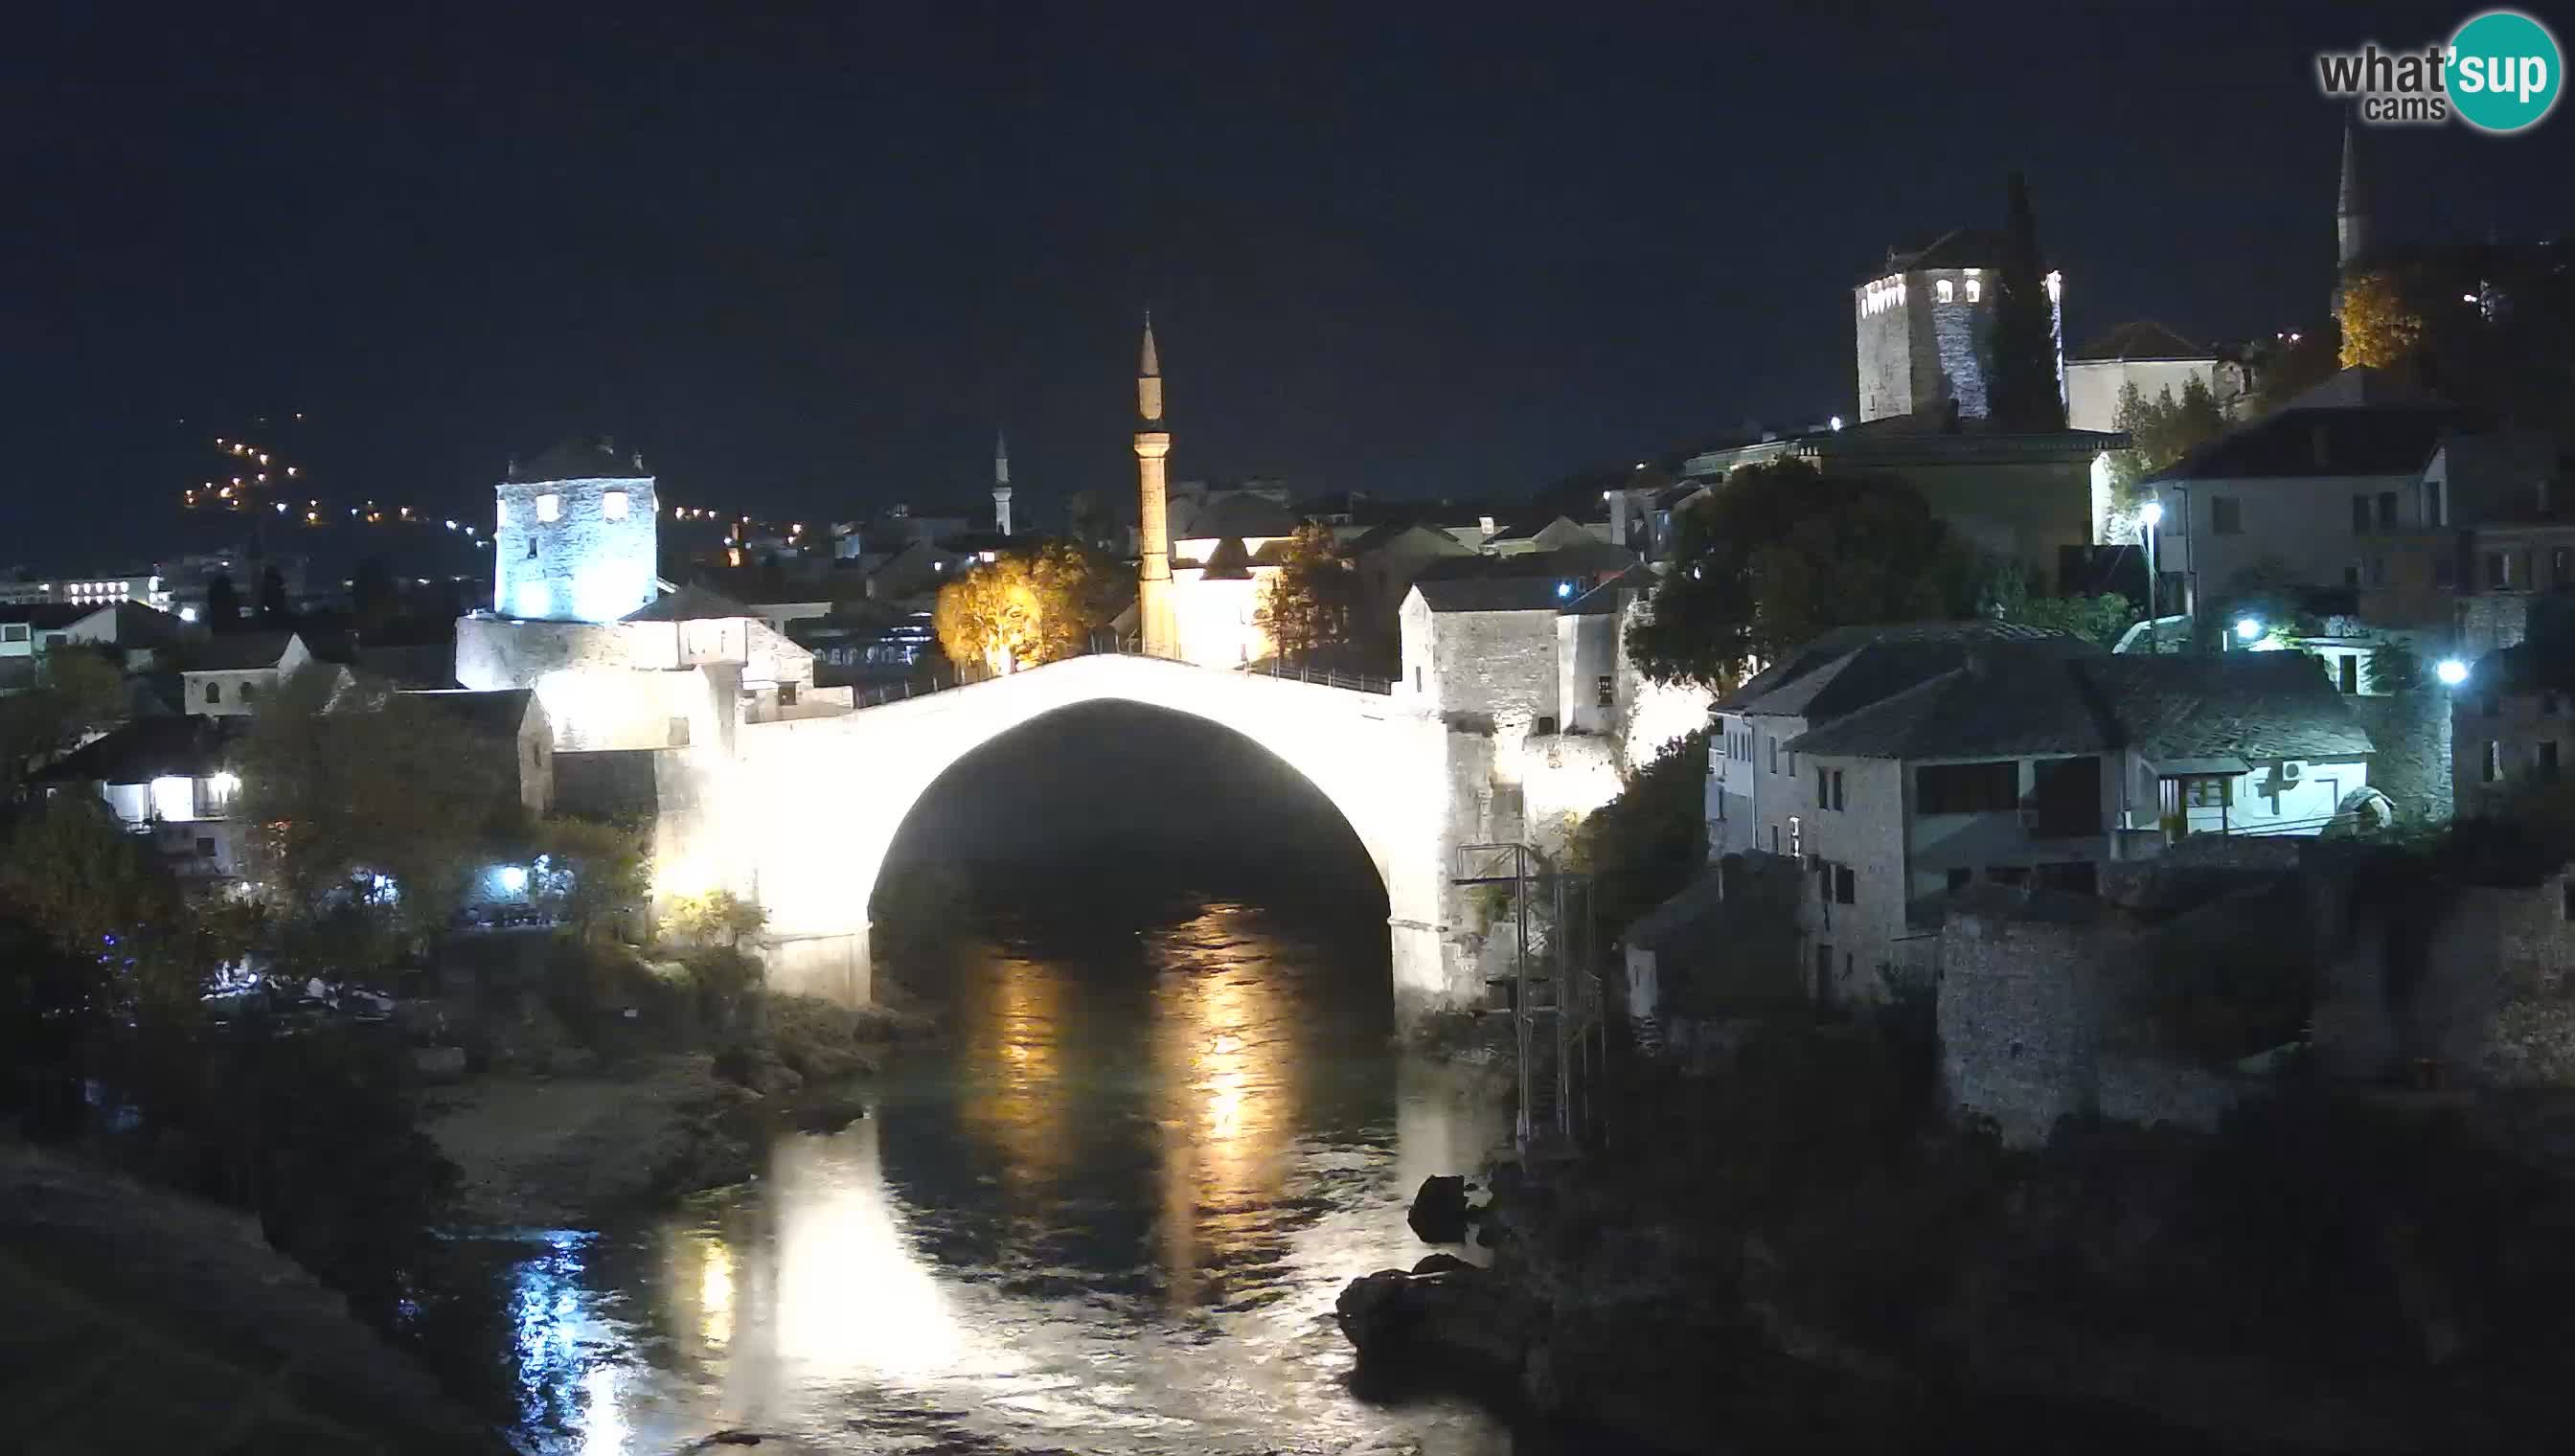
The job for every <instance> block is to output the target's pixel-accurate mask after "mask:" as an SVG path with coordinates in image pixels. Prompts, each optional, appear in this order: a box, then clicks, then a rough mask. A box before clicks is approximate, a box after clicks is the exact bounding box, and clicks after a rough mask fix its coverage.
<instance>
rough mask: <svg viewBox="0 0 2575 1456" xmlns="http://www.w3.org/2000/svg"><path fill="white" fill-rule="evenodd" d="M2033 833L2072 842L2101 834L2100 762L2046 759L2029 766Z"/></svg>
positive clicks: (2082, 759) (2095, 759)
mask: <svg viewBox="0 0 2575 1456" xmlns="http://www.w3.org/2000/svg"><path fill="white" fill-rule="evenodd" d="M2029 798H2030V807H2031V808H2032V809H2033V810H2034V811H2035V814H2036V817H2035V819H2034V820H2033V821H2032V823H2031V825H2030V831H2031V832H2032V833H2033V834H2035V835H2037V836H2038V837H2040V838H2051V839H2070V838H2078V837H2082V836H2086V835H2091V834H2097V833H2099V832H2101V760H2100V759H2098V758H2089V757H2086V758H2046V759H2042V760H2040V761H2039V762H2037V763H2034V764H2032V765H2030V793H2029Z"/></svg>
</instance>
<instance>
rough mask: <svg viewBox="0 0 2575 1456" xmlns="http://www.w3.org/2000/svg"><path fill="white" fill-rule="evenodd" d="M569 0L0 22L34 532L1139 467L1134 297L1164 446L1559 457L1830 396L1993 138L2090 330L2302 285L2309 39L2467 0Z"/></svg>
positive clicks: (1402, 465) (2453, 195)
mask: <svg viewBox="0 0 2575 1456" xmlns="http://www.w3.org/2000/svg"><path fill="white" fill-rule="evenodd" d="M591 8H592V9H594V10H596V11H597V12H598V18H595V19H590V20H576V19H565V18H559V17H558V18H536V17H533V16H506V17H491V18H487V19H484V20H475V19H470V18H462V19H461V18H459V17H460V16H464V15H466V14H467V11H466V8H465V7H454V8H452V9H442V10H435V11H433V10H423V11H418V12H411V11H408V9H407V8H403V7H391V6H388V7H382V10H383V12H384V13H383V14H382V16H381V17H378V16H377V15H375V14H374V12H377V11H378V10H379V7H375V6H364V7H330V8H327V9H326V8H324V7H311V6H296V7H272V6H260V5H223V6H212V5H196V6H190V7H188V8H187V9H186V10H185V11H184V12H174V13H173V14H172V15H171V16H170V17H167V18H154V17H153V16H151V15H150V14H149V13H148V12H138V11H135V10H131V9H126V8H122V7H110V6H80V7H65V8H64V10H63V11H62V12H61V13H58V14H56V15H53V16H51V17H49V18H41V19H38V20H35V21H33V22H30V21H29V20H28V19H26V18H24V17H19V18H16V19H14V20H13V25H12V33H11V36H10V40H9V43H8V44H7V45H5V46H0V89H5V96H6V99H5V100H0V108H5V117H0V120H5V122H6V135H7V137H8V139H9V143H8V144H9V146H10V149H11V161H12V163H13V165H12V166H11V167H10V169H9V174H8V175H10V176H11V177H12V179H13V180H12V181H11V184H10V187H9V189H8V197H9V211H10V215H11V224H10V225H9V226H7V227H5V228H0V250H5V252H0V277H4V278H5V283H0V300H5V301H6V303H5V313H0V338H5V340H6V345H7V347H6V348H5V349H0V371H5V374H0V411H4V412H5V415H0V419H5V423H6V430H7V438H8V440H9V442H10V446H9V451H8V459H9V462H10V464H11V466H12V468H13V470H14V472H15V475H16V477H17V479H16V481H15V483H14V484H13V486H12V488H11V489H10V490H9V491H8V492H7V493H6V495H5V498H0V500H4V501H5V504H0V531H5V532H7V533H8V535H9V537H10V538H11V540H12V543H13V545H12V547H11V548H10V549H9V550H8V551H7V552H6V553H0V555H5V556H7V557H8V558H9V559H13V560H15V559H30V560H36V561H39V562H58V563H60V564H61V565H64V566H66V567H68V566H72V565H75V564H76V563H78V562H81V561H84V560H86V559H88V558H89V557H90V555H91V554H102V553H103V554H106V555H112V556H129V555H133V554H136V552H137V548H138V546H140V548H141V549H142V550H145V551H149V550H157V549H159V547H158V545H157V543H154V542H151V541H148V540H140V539H139V538H140V537H142V536H148V535H149V533H150V532H151V531H153V530H155V529H157V523H160V522H163V521H164V520H165V519H172V518H175V512H174V511H172V510H170V509H169V508H171V507H173V506H175V500H176V493H177V491H178V489H179V487H180V485H181V484H182V483H183V482H184V481H186V480H188V479H191V478H192V477H193V474H194V473H193V471H192V470H191V466H190V462H191V461H192V460H195V459H200V458H201V457H193V456H191V455H189V454H188V451H189V449H190V448H191V447H190V443H189V442H191V441H192V440H194V439H195V438H196V437H198V436H200V435H210V434H213V433H221V431H222V429H223V428H228V427H227V426H226V422H238V421H240V420H242V419H243V418H245V417H247V416H250V415H254V414H260V413H270V412H285V411H293V410H303V411H306V412H308V414H309V417H310V422H309V429H310V431H311V438H310V442H309V448H308V450H307V451H306V457H307V458H308V459H309V460H310V461H311V462H312V463H313V466H314V468H315V475H316V480H317V484H318V485H319V486H320V487H321V488H322V489H323V490H324V491H326V492H328V493H330V494H331V495H332V496H333V497H334V498H335V499H338V500H342V501H348V500H354V499H355V498H357V497H360V496H374V497H378V498H380V499H385V500H388V501H409V502H413V503H416V504H418V505H419V506H421V507H423V508H424V509H426V510H428V511H429V512H430V513H431V514H433V515H437V514H457V515H467V516H470V517H472V518H474V519H477V520H480V519H483V518H484V517H486V516H488V513H489V510H490V501H491V495H490V483H491V482H492V480H494V479H495V478H496V477H497V475H498V473H499V471H500V469H501V466H502V463H503V462H504V460H505V459H506V458H507V457H508V456H509V455H510V454H512V453H513V452H518V453H521V454H527V453H533V452H535V451H537V450H539V449H541V448H543V447H544V446H546V445H547V444H549V443H551V442H552V441H553V440H555V439H557V438H559V437H561V436H563V435H565V434H567V433H571V432H575V431H580V432H589V433H599V432H606V433H611V434H613V435H615V436H616V437H617V440H618V442H619V444H620V445H621V447H623V446H628V445H632V446H634V447H637V448H640V449H642V450H644V451H645V452H646V454H647V458H648V460H649V461H650V463H651V464H652V465H653V466H654V467H655V468H656V470H657V471H658V472H659V474H660V475H661V476H662V478H663V489H664V492H665V495H666V497H668V498H670V499H675V500H681V501H690V502H702V503H709V504H718V505H724V506H729V507H737V508H740V509H749V510H756V511H760V512H764V513H771V514H774V515H776V516H778V517H780V518H782V519H783V518H797V519H824V520H828V519H835V518H847V517H852V516H858V515H862V514H864V513H865V512H867V511H869V510H872V509H875V508H878V507H882V506H884V505H886V504H889V503H892V502H895V501H909V502H913V503H915V504H916V505H924V504H929V503H934V502H940V501H949V502H958V503H963V502H965V501H968V500H973V501H977V502H980V500H981V492H982V486H983V482H984V480H985V479H986V476H987V474H988V472H989V465H988V461H989V454H990V448H991V443H992V436H993V432H994V429H995V428H996V426H1007V427H1008V429H1009V430H1010V433H1011V439H1012V447H1013V454H1014V460H1015V465H1016V471H1017V475H1018V479H1019V485H1020V498H1021V502H1022V507H1021V514H1022V516H1023V519H1027V518H1028V517H1030V516H1031V515H1032V514H1034V515H1035V516H1036V517H1037V518H1038V519H1040V520H1041V521H1046V522H1053V521H1055V520H1056V519H1058V516H1059V509H1060V502H1061V500H1062V498H1063V496H1064V495H1065V494H1066V493H1068V492H1070V491H1072V490H1077V489H1086V488H1087V489H1094V490H1100V491H1104V492H1118V493H1121V494H1123V493H1125V492H1127V491H1129V490H1132V482H1133V463H1132V460H1131V458H1130V457H1129V455H1128V451H1127V444H1126V430H1127V424H1128V419H1129V414H1130V410H1131V399H1132V396H1131V394H1130V390H1131V385H1130V383H1129V376H1130V372H1131V369H1132V360H1133V354H1134V332H1135V327H1136V321H1137V316H1138V314H1139V312H1140V311H1141V310H1142V309H1144V308H1146V307H1147V306H1151V307H1152V309H1153V310H1154V314H1155V318H1156V320H1157V323H1158V328H1159V331H1160V333H1161V336H1162V340H1163V344H1164V361H1165V365H1166V369H1167V371H1168V373H1169V375H1170V378H1171V401H1172V418H1173V421H1174V424H1175V427H1176V430H1177V434H1178V446H1177V450H1176V453H1175V474H1176V475H1177V476H1180V477H1184V478H1186V477H1191V476H1202V475H1218V476H1228V475H1246V474H1263V475H1278V476H1284V477H1287V479H1288V480H1289V481H1290V482H1291V483H1292V484H1293V485H1294V486H1295V487H1296V488H1297V489H1298V490H1299V491H1300V492H1321V491H1327V490H1339V489H1356V490H1364V491H1369V492H1373V493H1378V494H1384V495H1396V496H1402V495H1432V494H1457V493H1482V494H1492V495H1517V494H1523V493H1525V492H1526V491H1527V490H1529V489H1530V488H1532V487H1534V486H1536V485H1539V484H1541V483H1543V482H1545V481H1547V480H1549V479H1552V478H1554V477H1557V476H1560V475H1563V474H1565V473H1568V472H1571V471H1574V470H1577V469H1581V468H1584V467H1586V466H1592V465H1597V464H1602V463H1606V462H1610V461H1614V460H1619V459H1624V458H1626V457H1630V456H1641V455H1644V454H1647V453H1652V452H1658V451H1660V450H1663V449H1666V448H1670V447H1674V446H1678V445H1682V444H1686V443H1688V442H1689V441H1691V440H1693V439H1696V438H1701V437H1705V436H1709V435H1712V434H1715V433H1718V432H1721V431H1724V430H1727V429H1731V428H1734V427H1736V426H1739V425H1740V424H1741V423H1743V422H1744V421H1745V420H1746V419H1747V418H1756V417H1757V418H1760V419H1763V420H1765V421H1769V422H1772V423H1784V424H1801V423H1804V422H1807V421H1810V420H1814V419H1819V418H1821V417H1822V416H1824V415H1826V414H1830V413H1835V412H1847V411H1848V410H1849V409H1850V401H1851V396H1852V393H1853V384H1852V380H1851V356H1850V348H1851V346H1850V322H1849V303H1848V297H1847V289H1848V288H1849V287H1850V285H1851V284H1853V283H1854V282H1856V281H1857V280H1858V279H1859V278H1860V277H1861V276H1862V274H1863V273H1864V272H1865V271H1867V269H1868V268H1869V267H1870V265H1871V264H1872V263H1874V262H1875V261H1876V260H1877V259H1878V258H1879V257H1880V256H1881V255H1882V251H1883V249H1884V248H1885V247H1886V246H1887V245H1889V244H1904V245H1908V246H1912V245H1918V244H1920V243H1922V242H1926V241H1928V240H1929V239H1931V238H1932V237H1934V236H1936V235H1937V234H1938V233H1940V232H1942V231H1944V230H1946V229H1948V228H1950V227H1952V226H1956V225H1960V224H1974V225H1992V224H1995V223H1997V222H1998V221H1999V218H2000V214H2001V209H2002V182H2003V174H2004V173H2005V172H2006V170H2008V169H2009V168H2011V167H2014V166H2018V167H2022V168H2025V169H2026V170H2027V171H2028V173H2029V175H2030V179H2031V185H2032V189H2033V192H2034V195H2035V200H2036V205H2037V212H2038V219H2039V225H2040V229H2041V234H2042V237H2043V239H2044V241H2045V242H2046V244H2047V246H2048V248H2049V251H2050V254H2051V257H2052V260H2053V261H2054V262H2055V263H2056V264H2057V265H2058V266H2060V267H2061V268H2063V269H2064V270H2065V272H2066V275H2067V280H2068V284H2067V286H2068V291H2069V292H2068V306H2067V314H2068V332H2069V334H2070V335H2071V336H2072V338H2071V340H2070V341H2069V342H2080V341H2081V340H2083V339H2086V338H2089V337H2091V336H2092V335H2094V334H2097V333H2099V332H2101V331H2102V330H2104V329H2106V328H2108V327H2109V326H2111V325H2113V324H2116V323H2119V322H2121V321H2123V320H2126V319H2128V318H2132V317H2137V316H2151V317H2157V318H2160V319H2162V320H2164V321H2166V322H2167V323H2170V324H2171V325H2173V326H2175V327H2176V328H2179V329H2180V330H2182V331H2183V332H2185V333H2188V334H2191V335H2194V336H2199V337H2240V336H2244V335H2248V334H2251V333H2255V332H2267V331H2269V330H2271V329H2275V328H2281V327H2289V326H2293V325H2295V324H2299V323H2303V322H2306V321H2308V320H2309V319H2310V318H2312V317H2313V316H2315V315H2316V314H2318V313H2320V311H2321V309H2322V307H2323V302H2324V299H2325V297H2326V294H2327V290H2328V288H2329V286H2330V278H2329V270H2330V266H2331V261H2332V247H2333V230H2332V206H2333V185H2334V169H2335V164H2336V148H2337V145H2338V128H2339V126H2340V113H2339V112H2338V111H2337V110H2336V108H2334V107H2333V106H2332V105H2330V104H2328V103H2327V102H2325V101H2323V100H2322V99H2320V98H2319V97H2318V96H2317V95H2316V93H2315V87H2314V82H2313V65H2312V57H2313V54H2314V52H2315V51H2316V50H2317V49H2319V48H2320V47H2327V46H2330V47H2335V48H2345V47H2350V46H2353V45H2356V44H2357V43H2358V42H2360V41H2361V40H2363V39H2365V38H2375V39H2378V40H2380V41H2382V42H2384V43H2387V44H2390V45H2409V46H2410V45H2414V44H2418V43H2420V42H2422V41H2424V40H2426V39H2429V38H2431V37H2433V36H2435V35H2439V34H2446V33H2447V32H2448V30H2450V29H2451V28H2452V27H2454V26H2455V25H2456V23H2457V22H2458V21H2459V20H2460V19H2461V18H2463V17H2464V15H2465V14H2466V13H2467V11H2466V10H2465V9H2464V8H2454V7H2444V6H2427V7H2411V8H2398V9H2389V8H2386V7H2371V6H2365V5H2350V4H2325V5H2296V6H2289V5H2268V4H2266V5H2262V6H2246V5H2243V4H2240V3H2229V4H2224V5H2215V4H2210V5H2199V4H2191V3H2170V0H2166V3H2154V4H2130V5H2122V6H2117V7H2101V8H2098V9H2097V10H2096V9H2093V8H2091V7H2074V6H2067V7H2059V6H2045V7H2040V6H2031V7H2029V8H2027V9H2018V8H1992V9H1988V8H1977V7H1966V6H1930V5H1908V6H1903V7H1900V8H1892V9H1887V10H1884V11H1878V10H1860V9H1853V8H1846V7H1841V6H1832V5H1819V4H1801V5H1796V6H1783V7H1779V8H1778V9H1777V10H1776V11H1775V12H1769V13H1764V14H1762V15H1761V17H1760V18H1759V19H1758V20H1757V21H1752V22H1744V21H1741V20H1738V19H1734V18H1729V17H1730V16H1731V15H1732V14H1733V12H1732V11H1731V8H1730V7H1715V6H1701V7H1694V8H1691V9H1687V10H1680V9H1672V10H1661V11H1655V12H1626V13H1617V12H1616V8H1615V7H1576V6H1554V7H1548V8H1547V9H1546V11H1545V12H1543V13H1544V19H1543V21H1542V22H1540V21H1533V20H1520V19H1514V18H1512V15H1513V12H1511V11H1508V10H1504V9H1500V8H1494V7H1482V8H1476V9H1469V8H1467V7H1453V8H1451V7H1440V8H1437V9H1435V10H1433V9H1431V8H1427V7H1424V8H1420V9H1418V10H1413V9H1412V8H1411V7H1394V6H1370V7H1365V8H1353V9H1348V10H1330V11H1316V10H1312V9H1309V8H1308V7H1305V6H1302V5H1295V6H1290V5H1279V4H1270V5H1259V6H1253V5H1241V6H1236V5H1224V4H1207V5H1199V6H1194V7H1191V8H1188V9H1186V10H1180V11H1174V12H1170V13H1150V12H1148V11H1146V10H1145V9H1142V8H1126V7H1121V8H1118V9H1116V10H1114V11H1112V12H1110V13H1109V14H1108V15H1107V16H1106V17H1105V18H1093V17H1090V16H1085V15H1082V14H1079V13H1076V12H1077V11H1078V10H1087V9H1091V8H1092V7H1073V6H1044V7H1041V6H1035V5H1027V4H1010V5H997V6H978V5H967V4H950V5H939V6H916V7H876V6H856V5H833V6H821V5H814V6H794V7H768V6H750V5H738V6H723V7H717V6H703V7H690V9H691V10H692V12H693V18H688V19H672V18H664V17H659V16H657V15H656V14H655V13H654V12H656V11H660V10H666V9H671V8H672V7H663V6H643V7H615V8H614V9H613V10H612V8H611V7H591ZM2543 9H2544V7H2543ZM340 10H354V11H364V12H369V14H367V15H366V16H365V17H362V18H357V19H351V18H347V17H344V16H343V15H341V14H338V13H336V12H338V11H340ZM397 10H401V11H402V13H399V14H397V13H396V12H397ZM1407 11H1411V13H1409V14H1408V13H1407ZM2555 24H2556V29H2557V31H2558V33H2559V35H2560V36H2561V38H2564V37H2567V36H2569V35H2570V34H2575V27H2570V25H2569V24H2568V23H2567V18H2565V17H2556V18H2555ZM2365 140H2366V142H2367V144H2368V146H2369V148H2370V150H2371V153H2372V157H2371V164H2372V168H2373V171H2374V173H2375V186H2376V191H2377V196H2378V202H2379V215H2380V222H2379V229H2380V235H2381V237H2382V238H2383V239H2385V240H2388V241H2405V240H2409V239H2416V238H2428V237H2441V236H2455V237H2484V236H2488V235H2492V236H2496V237H2500V238H2504V239H2530V238H2536V237H2544V236H2553V235H2558V234H2564V233H2575V189H2570V188H2569V187H2568V186H2567V182H2568V179H2570V178H2575V115H2568V114H2566V108H2564V107H2561V108H2560V114H2558V115H2556V116H2553V117H2552V118H2550V119H2549V120H2548V121H2547V122H2546V123H2544V124H2543V125H2542V126H2540V127H2539V128H2538V129H2537V130H2536V131H2535V132H2534V133H2531V134H2527V135H2524V136H2521V137H2517V138H2507V139H2495V138H2489V137H2485V136H2483V135H2480V134H2477V133H2473V132H2470V131H2468V130H2466V129H2464V128H2462V127H2459V126H2456V125H2451V126H2444V127H2439V128H2431V129H2424V130H2418V131H2410V132H2396V131H2390V130H2385V129H2381V130H2377V131H2373V132H2370V133H2368V134H2367V135H2366V138H2365ZM183 418H184V419H186V420H188V421H189V422H190V424H189V426H188V427H186V428H185V429H184V430H183V429H182V428H181V427H180V426H179V425H178V424H177V422H178V421H179V420H181V419H183ZM229 428H238V425H233V426H230V427H229ZM102 564H103V563H102Z"/></svg>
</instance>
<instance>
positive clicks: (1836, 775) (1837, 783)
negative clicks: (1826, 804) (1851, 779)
mask: <svg viewBox="0 0 2575 1456" xmlns="http://www.w3.org/2000/svg"><path fill="white" fill-rule="evenodd" d="M1841 806H1842V770H1840V769H1839V768H1836V769H1834V770H1833V807H1834V808H1836V809H1838V808H1840V807H1841Z"/></svg>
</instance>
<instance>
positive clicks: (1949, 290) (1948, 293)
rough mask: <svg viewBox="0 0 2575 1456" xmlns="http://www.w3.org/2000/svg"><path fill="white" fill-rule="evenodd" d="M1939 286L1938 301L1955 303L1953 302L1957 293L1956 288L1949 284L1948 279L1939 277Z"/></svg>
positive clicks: (1955, 300)
mask: <svg viewBox="0 0 2575 1456" xmlns="http://www.w3.org/2000/svg"><path fill="white" fill-rule="evenodd" d="M1939 288H1940V302H1942V303H1944V304H1945V303H1955V302H1957V299H1956V297H1955V295H1956V294H1957V291H1958V290H1957V289H1956V288H1955V287H1954V286H1952V285H1951V284H1950V282H1949V280H1947V279H1945V278H1944V279H1941V280H1940V284H1939Z"/></svg>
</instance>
